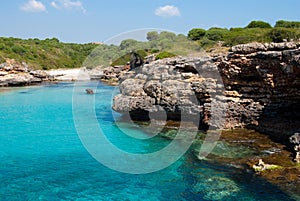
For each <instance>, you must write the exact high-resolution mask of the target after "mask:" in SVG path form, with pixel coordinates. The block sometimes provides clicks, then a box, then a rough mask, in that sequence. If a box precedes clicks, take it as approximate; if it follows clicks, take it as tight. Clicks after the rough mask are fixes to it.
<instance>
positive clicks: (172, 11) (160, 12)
mask: <svg viewBox="0 0 300 201" xmlns="http://www.w3.org/2000/svg"><path fill="white" fill-rule="evenodd" d="M155 15H157V16H160V17H173V16H180V10H179V9H178V8H177V7H175V6H172V5H166V6H163V7H159V8H157V9H156V10H155Z"/></svg>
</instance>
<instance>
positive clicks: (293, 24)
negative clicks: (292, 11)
mask: <svg viewBox="0 0 300 201" xmlns="http://www.w3.org/2000/svg"><path fill="white" fill-rule="evenodd" d="M275 27H281V28H300V22H294V21H284V20H279V21H277V22H276V24H275Z"/></svg>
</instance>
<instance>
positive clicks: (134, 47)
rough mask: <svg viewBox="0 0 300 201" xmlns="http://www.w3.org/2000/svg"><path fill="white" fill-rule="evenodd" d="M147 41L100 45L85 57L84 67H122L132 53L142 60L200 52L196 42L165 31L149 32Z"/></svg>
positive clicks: (129, 40)
mask: <svg viewBox="0 0 300 201" xmlns="http://www.w3.org/2000/svg"><path fill="white" fill-rule="evenodd" d="M147 40H148V41H143V42H142V41H137V40H134V39H126V40H123V41H122V42H121V44H120V45H119V46H116V45H101V46H99V47H98V48H96V49H95V50H94V51H93V52H92V53H91V54H90V55H89V56H88V57H87V60H86V62H85V64H84V66H87V67H93V66H107V65H112V66H119V65H124V64H126V63H128V62H129V61H130V53H131V52H132V51H135V52H136V53H138V54H139V55H140V56H141V57H143V58H145V57H146V56H148V55H151V54H155V55H156V56H158V57H157V58H166V57H173V56H174V55H182V56H184V55H189V54H193V53H196V52H199V50H201V47H200V46H199V45H198V44H197V43H196V42H194V41H191V40H189V39H188V37H186V36H185V35H183V34H179V35H176V34H174V33H171V32H167V31H163V32H160V33H158V32H156V31H152V32H149V33H148V34H147ZM166 52H167V53H166Z"/></svg>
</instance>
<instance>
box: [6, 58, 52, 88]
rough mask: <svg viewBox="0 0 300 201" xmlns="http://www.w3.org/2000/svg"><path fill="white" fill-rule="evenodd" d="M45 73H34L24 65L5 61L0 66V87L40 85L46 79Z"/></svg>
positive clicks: (10, 60)
mask: <svg viewBox="0 0 300 201" xmlns="http://www.w3.org/2000/svg"><path fill="white" fill-rule="evenodd" d="M48 77H49V76H48V74H47V73H46V72H45V71H41V70H37V71H34V70H32V69H30V68H29V67H28V65H27V64H26V63H24V62H23V63H19V62H17V61H15V60H13V59H7V60H6V62H5V63H2V64H0V86H24V85H30V84H35V83H40V82H42V81H44V80H47V79H48Z"/></svg>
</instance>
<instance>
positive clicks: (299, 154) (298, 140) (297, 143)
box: [290, 133, 300, 163]
mask: <svg viewBox="0 0 300 201" xmlns="http://www.w3.org/2000/svg"><path fill="white" fill-rule="evenodd" d="M290 143H291V144H292V145H293V146H294V151H295V153H296V154H295V159H294V161H295V162H297V163H300V133H295V134H294V135H292V136H291V137H290Z"/></svg>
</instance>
